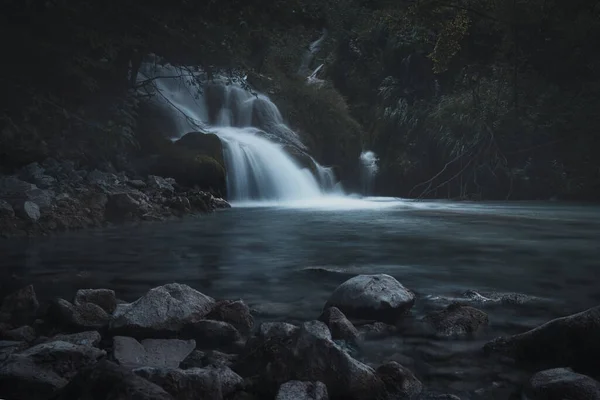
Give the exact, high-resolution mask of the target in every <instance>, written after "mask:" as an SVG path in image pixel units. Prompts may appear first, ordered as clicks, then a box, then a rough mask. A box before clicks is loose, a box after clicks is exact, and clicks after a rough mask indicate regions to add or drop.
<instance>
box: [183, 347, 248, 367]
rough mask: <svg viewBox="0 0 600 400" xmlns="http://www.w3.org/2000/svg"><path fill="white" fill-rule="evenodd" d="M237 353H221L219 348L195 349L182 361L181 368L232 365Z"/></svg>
mask: <svg viewBox="0 0 600 400" xmlns="http://www.w3.org/2000/svg"><path fill="white" fill-rule="evenodd" d="M238 357H239V356H238V355H237V354H227V353H221V352H220V351H217V350H210V351H207V352H203V351H199V350H194V351H192V352H191V353H190V355H189V356H187V357H186V359H185V360H183V361H182V362H181V364H180V365H179V368H181V369H190V368H204V367H208V366H211V365H212V366H217V367H218V366H224V367H231V366H233V365H234V364H235V362H236V361H237V359H238Z"/></svg>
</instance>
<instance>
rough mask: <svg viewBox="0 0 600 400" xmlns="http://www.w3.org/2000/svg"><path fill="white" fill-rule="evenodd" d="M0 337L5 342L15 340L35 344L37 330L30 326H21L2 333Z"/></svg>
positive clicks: (0, 332)
mask: <svg viewBox="0 0 600 400" xmlns="http://www.w3.org/2000/svg"><path fill="white" fill-rule="evenodd" d="M0 337H1V338H2V339H3V340H14V341H18V342H33V341H34V340H35V339H36V334H35V329H33V328H32V327H30V326H29V325H25V326H21V327H19V328H16V329H11V330H7V331H0Z"/></svg>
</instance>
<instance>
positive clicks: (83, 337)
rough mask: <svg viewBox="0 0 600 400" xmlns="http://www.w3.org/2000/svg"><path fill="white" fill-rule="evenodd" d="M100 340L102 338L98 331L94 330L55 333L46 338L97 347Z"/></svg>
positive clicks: (52, 340)
mask: <svg viewBox="0 0 600 400" xmlns="http://www.w3.org/2000/svg"><path fill="white" fill-rule="evenodd" d="M100 340H102V337H101V336H100V333H98V332H96V331H86V332H79V333H72V334H68V335H67V334H60V335H56V336H53V337H52V338H50V339H49V340H48V342H55V341H61V342H67V343H71V344H76V345H79V346H89V347H98V345H99V344H100Z"/></svg>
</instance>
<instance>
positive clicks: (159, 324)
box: [110, 283, 215, 337]
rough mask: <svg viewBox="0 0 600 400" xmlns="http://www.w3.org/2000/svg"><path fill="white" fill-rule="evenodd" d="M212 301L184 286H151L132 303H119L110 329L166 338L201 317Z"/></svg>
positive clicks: (134, 334)
mask: <svg viewBox="0 0 600 400" xmlns="http://www.w3.org/2000/svg"><path fill="white" fill-rule="evenodd" d="M214 304H215V301H214V299H212V298H211V297H208V296H206V295H204V294H202V293H200V292H198V291H197V290H194V289H192V288H191V287H189V286H187V285H180V284H178V283H170V284H168V285H164V286H159V287H157V288H154V289H151V290H150V291H149V292H148V293H146V294H145V295H144V296H142V297H140V298H139V299H138V300H136V301H135V302H133V303H131V304H120V305H119V306H118V307H117V310H116V311H115V313H114V319H113V320H112V322H111V324H110V329H111V331H112V332H113V333H115V334H124V335H129V336H133V337H144V336H146V337H148V336H151V337H159V336H160V337H168V336H172V335H174V334H176V333H177V332H179V331H181V330H182V329H183V328H184V327H186V326H188V325H191V324H193V323H195V322H198V321H200V320H202V319H203V318H204V317H205V316H206V315H207V314H208V313H210V311H212V309H213V307H214ZM157 335H158V336H157Z"/></svg>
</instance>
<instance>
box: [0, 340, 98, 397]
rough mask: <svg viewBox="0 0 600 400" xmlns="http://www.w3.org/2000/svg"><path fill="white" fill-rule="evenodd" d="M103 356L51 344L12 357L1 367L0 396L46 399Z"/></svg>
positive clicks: (91, 350)
mask: <svg viewBox="0 0 600 400" xmlns="http://www.w3.org/2000/svg"><path fill="white" fill-rule="evenodd" d="M105 355H106V353H105V352H104V351H102V350H99V349H96V348H94V347H87V346H77V345H74V344H71V343H67V342H60V341H56V342H51V343H43V344H39V345H37V346H34V347H32V348H30V349H28V350H25V351H23V352H20V353H16V354H13V355H11V356H10V357H9V358H8V359H7V360H6V361H5V362H4V364H2V365H1V366H0V394H2V395H4V396H6V397H7V398H16V399H21V398H26V399H48V398H50V397H51V396H52V395H53V394H54V393H55V392H56V390H57V389H60V388H62V387H63V386H65V385H66V384H67V382H68V381H69V380H70V379H71V378H73V377H74V376H75V374H76V373H77V372H78V370H79V369H81V368H84V367H86V366H89V365H93V364H95V363H96V362H97V361H98V360H99V359H100V358H101V357H103V356H105Z"/></svg>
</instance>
